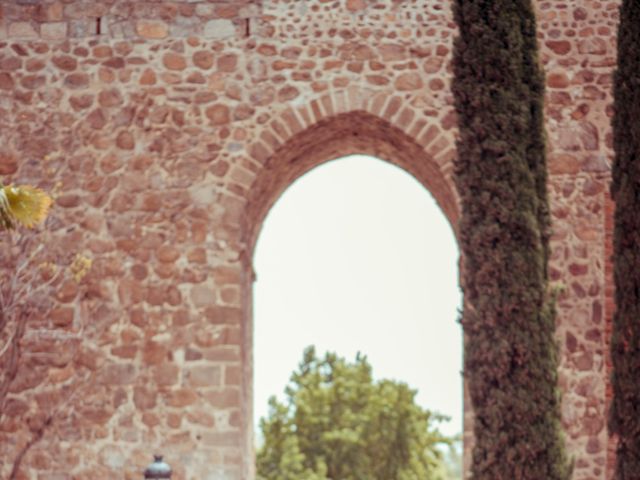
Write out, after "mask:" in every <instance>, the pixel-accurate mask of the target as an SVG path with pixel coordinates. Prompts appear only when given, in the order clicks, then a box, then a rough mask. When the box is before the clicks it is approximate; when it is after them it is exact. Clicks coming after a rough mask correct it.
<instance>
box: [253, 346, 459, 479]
mask: <svg viewBox="0 0 640 480" xmlns="http://www.w3.org/2000/svg"><path fill="white" fill-rule="evenodd" d="M285 393H286V402H285V403H281V402H279V401H278V400H276V398H275V397H272V398H271V399H270V402H269V404H270V413H269V416H268V418H266V419H262V420H261V422H260V427H261V430H262V434H263V437H264V444H263V446H262V447H261V449H260V450H259V452H258V454H257V470H258V478H259V479H260V480H419V479H420V480H423V479H427V480H444V478H445V477H444V469H443V465H442V458H441V453H440V451H439V450H438V449H437V448H436V447H437V446H438V445H441V444H447V443H449V442H450V440H449V439H447V438H445V437H444V436H443V435H442V434H440V433H439V432H438V431H437V430H436V429H435V428H434V426H433V424H434V422H436V421H439V420H442V417H439V416H437V415H434V414H432V413H431V412H429V411H427V410H424V409H422V408H421V407H419V406H418V405H416V403H415V401H414V400H415V394H416V392H415V391H414V390H412V389H410V388H409V387H408V386H407V385H406V384H404V383H401V382H395V381H390V380H382V381H378V382H374V381H373V378H372V375H371V366H370V365H369V363H368V362H367V360H366V358H365V357H362V356H360V355H358V356H357V357H356V360H355V362H354V363H348V362H346V361H345V360H344V359H343V358H340V357H338V356H336V355H335V354H326V356H325V357H324V358H323V359H319V358H318V357H317V356H316V353H315V350H314V348H313V347H310V348H308V349H306V350H305V352H304V357H303V360H302V362H301V363H300V365H299V368H298V370H297V371H296V372H294V373H293V375H292V376H291V382H290V384H289V385H288V386H287V388H286V391H285Z"/></svg>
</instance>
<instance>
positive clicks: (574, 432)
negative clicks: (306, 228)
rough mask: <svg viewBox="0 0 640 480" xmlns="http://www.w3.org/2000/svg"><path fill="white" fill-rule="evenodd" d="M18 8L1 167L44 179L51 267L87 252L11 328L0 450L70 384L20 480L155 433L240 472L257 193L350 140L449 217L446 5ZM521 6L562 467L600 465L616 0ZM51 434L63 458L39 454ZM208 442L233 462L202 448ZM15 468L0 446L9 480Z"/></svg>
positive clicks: (1, 102)
mask: <svg viewBox="0 0 640 480" xmlns="http://www.w3.org/2000/svg"><path fill="white" fill-rule="evenodd" d="M21 2H22V3H23V5H18V4H15V5H12V6H9V4H10V3H11V2H5V3H4V4H3V6H2V7H1V8H0V42H2V41H3V40H4V41H5V44H4V46H1V47H0V175H2V176H5V178H3V179H2V180H3V181H7V182H9V181H25V182H27V181H28V182H30V183H33V184H36V185H40V186H42V187H43V188H47V189H50V188H51V189H54V191H55V192H56V204H55V209H54V211H55V219H54V220H55V221H54V223H53V224H52V226H53V227H54V228H52V229H51V231H50V232H47V234H48V235H49V234H50V238H48V240H47V247H48V251H50V252H51V259H52V260H53V261H56V262H57V261H61V262H62V260H64V262H62V266H64V265H66V264H68V261H69V258H68V257H69V255H72V254H74V253H75V251H76V250H77V252H80V253H83V254H87V255H89V254H90V255H91V256H92V260H93V266H92V269H91V270H90V271H89V273H87V275H86V276H85V277H84V278H83V279H82V280H81V281H79V282H78V281H76V280H75V279H74V278H71V277H69V278H68V279H65V281H64V282H61V283H59V284H57V285H56V288H55V292H54V293H53V294H52V295H51V297H50V298H49V299H48V300H47V301H46V302H45V301H43V303H42V305H43V306H46V308H45V309H44V310H46V311H43V313H42V318H39V319H37V320H35V321H34V322H32V327H33V331H32V330H29V331H28V332H27V333H28V335H29V336H30V337H29V338H32V339H39V340H38V342H29V343H27V344H25V346H24V355H25V356H24V359H25V360H24V361H22V364H21V365H20V369H19V374H18V376H17V377H16V380H15V382H14V383H13V384H12V386H11V392H12V394H11V401H12V403H11V409H12V412H15V419H12V420H11V421H10V422H9V421H7V426H6V427H5V423H3V424H2V426H0V458H13V457H15V455H16V454H17V453H18V448H19V444H20V441H26V440H25V439H26V438H27V437H28V435H29V434H30V433H29V428H30V427H29V425H33V424H34V423H33V422H31V423H30V421H29V420H28V417H29V415H30V413H29V411H28V410H25V406H27V407H26V408H32V406H35V405H37V406H38V408H40V409H41V410H43V411H52V410H53V409H55V408H57V403H56V402H59V401H61V400H60V399H61V398H65V397H68V398H70V400H69V407H68V409H69V410H68V411H69V412H71V413H75V415H74V414H69V415H66V413H65V415H61V416H60V421H59V422H58V421H56V428H55V430H53V429H52V430H49V431H47V432H46V433H45V435H44V436H43V438H42V439H41V441H40V442H39V444H38V445H40V446H41V447H42V449H39V448H36V449H34V450H33V451H32V453H28V454H27V455H26V456H25V457H24V461H23V470H24V472H21V475H23V476H24V478H38V477H39V476H42V475H43V474H44V473H46V474H47V475H57V474H58V473H57V472H62V473H60V475H62V476H64V475H66V476H68V475H72V476H75V477H77V478H85V477H86V478H88V477H89V474H88V470H89V469H93V472H94V473H93V476H94V477H95V475H96V474H97V475H98V476H99V477H100V478H112V477H113V478H120V477H122V476H123V475H124V476H125V477H127V478H129V477H131V478H135V476H136V475H138V473H139V471H140V469H141V468H143V467H144V466H145V465H146V464H147V463H148V461H149V459H148V458H147V454H148V445H149V444H153V443H154V442H155V441H156V440H157V439H162V440H163V442H166V445H167V448H168V449H169V450H171V449H174V450H175V451H179V450H180V449H183V450H184V451H189V452H192V453H193V456H192V457H189V459H188V460H185V461H184V464H182V465H180V466H179V468H181V469H183V470H181V471H180V472H179V475H180V476H181V478H182V477H184V478H192V477H193V478H204V477H205V476H206V474H209V473H211V472H213V471H215V472H225V474H228V475H227V476H228V477H229V478H235V479H240V478H248V471H249V468H248V465H247V464H246V462H245V459H247V458H249V453H248V452H247V451H245V450H244V448H245V447H244V446H246V445H249V438H250V435H251V432H250V431H249V429H248V428H247V427H246V423H247V422H245V421H244V419H243V418H242V417H241V414H240V412H245V411H247V409H248V408H250V406H249V405H248V401H249V398H250V395H249V393H248V392H249V390H248V389H250V383H251V378H250V377H251V368H252V366H251V364H250V363H245V362H246V361H247V359H248V358H250V357H251V355H250V352H247V351H245V350H244V349H245V348H250V347H249V346H247V345H248V343H247V342H248V340H247V338H245V337H246V325H244V324H243V322H246V321H249V315H250V305H248V304H247V300H246V299H247V298H250V292H248V291H247V290H246V288H247V285H248V284H250V279H251V277H252V271H251V268H250V262H249V261H248V259H250V258H251V254H252V247H253V245H254V243H255V240H256V239H255V236H256V235H257V232H258V231H259V227H260V224H261V222H262V220H263V219H264V215H265V214H266V213H267V212H266V209H267V208H268V207H267V206H268V205H271V204H272V203H273V202H274V201H275V200H276V198H277V197H278V195H279V194H280V193H281V192H282V189H284V188H286V187H287V186H288V184H289V182H290V181H291V180H292V179H293V178H296V177H297V176H298V175H300V174H302V173H304V172H306V171H307V170H309V169H311V168H313V167H314V166H316V165H319V164H321V163H322V162H324V161H326V160H329V159H332V158H337V157H339V156H341V155H343V154H346V153H354V152H359V153H365V154H374V155H377V156H379V157H381V158H385V159H387V160H390V161H392V162H394V163H395V164H396V165H398V166H400V167H401V168H404V169H405V170H407V171H408V172H410V173H411V174H412V175H414V176H415V177H416V179H418V180H419V181H420V182H421V183H422V184H423V185H425V186H426V188H428V189H429V190H430V192H431V193H432V194H433V196H434V197H435V198H436V199H437V200H438V203H439V205H441V207H442V210H443V212H444V214H445V215H446V216H447V218H448V219H449V220H450V221H451V223H452V225H455V224H457V221H458V219H459V212H458V204H457V201H458V200H457V199H458V193H457V192H456V191H455V188H454V186H453V184H452V180H451V176H452V171H453V159H454V158H455V139H456V135H457V130H456V121H457V119H456V116H455V112H454V109H453V107H452V98H451V92H450V85H451V74H452V72H451V52H452V41H453V38H454V37H455V35H456V32H455V28H454V22H453V18H452V16H451V9H450V8H448V7H447V5H445V4H443V3H442V2H438V1H436V0H416V1H411V2H409V1H406V2H400V1H395V0H376V1H369V0H333V1H330V2H328V1H326V2H325V1H320V0H309V1H308V2H295V1H275V0H274V1H273V2H270V3H269V8H266V9H265V5H266V4H265V3H264V2H261V1H248V0H247V1H245V0H238V1H237V2H230V1H227V2H223V1H220V2H215V1H210V2H200V1H199V2H191V1H182V2H159V1H150V0H139V1H135V2H131V1H127V0H110V1H109V2H88V1H80V0H64V1H61V0H51V1H47V2H35V0H33V1H32V0H21ZM25 2H26V3H25ZM535 3H536V7H537V9H536V11H537V14H538V17H539V18H538V36H539V39H540V47H541V55H540V59H541V61H542V63H543V65H544V66H545V70H546V78H547V99H546V104H545V108H546V111H545V113H546V119H547V125H546V127H547V132H548V149H549V156H548V159H549V162H548V164H549V188H550V197H551V201H552V203H551V210H552V215H553V222H554V223H553V257H552V261H551V264H550V274H551V276H552V278H553V280H554V281H557V282H558V283H559V284H562V285H565V286H566V289H565V290H563V293H562V294H561V296H560V298H559V300H558V317H557V325H558V339H559V343H561V344H562V345H563V347H562V349H561V360H562V364H561V368H560V377H561V388H562V393H563V397H562V398H563V421H564V427H565V429H566V431H567V442H568V445H569V449H570V453H571V455H572V456H574V457H575V458H576V469H575V476H576V478H580V479H589V480H608V475H609V474H610V472H611V462H612V455H611V454H610V453H607V450H608V449H610V448H611V444H609V443H608V442H609V440H608V436H607V431H606V426H605V423H604V422H603V419H604V418H605V412H606V408H607V401H608V399H607V393H606V392H607V381H608V380H607V379H608V375H609V370H608V369H609V364H608V360H607V359H606V349H607V342H608V330H607V329H608V328H609V325H610V322H611V314H612V312H613V310H614V305H613V298H612V289H611V267H610V262H609V258H610V255H611V251H610V237H611V231H610V228H611V227H610V220H611V215H612V211H613V210H612V205H611V203H610V201H609V200H608V193H607V192H608V181H609V177H608V175H609V168H610V164H611V161H612V159H613V155H612V151H611V145H612V135H611V127H610V119H611V115H612V114H613V112H612V107H611V103H612V102H611V98H612V97H611V74H612V70H613V67H614V63H615V40H614V35H615V29H616V25H615V22H616V14H615V12H616V8H617V5H618V3H619V2H618V0H615V1H614V0H603V1H600V2H582V1H578V0H567V1H564V0H563V1H560V2H559V3H554V2H548V1H547V2H542V1H536V2H535ZM69 225H72V226H73V228H72V229H70V227H68V226H69ZM69 245H72V246H73V250H74V252H70V251H69ZM62 252H65V253H64V255H63V254H62ZM2 258H3V257H2V255H0V259H2ZM65 262H67V263H65ZM30 328H31V327H30ZM50 338H56V339H58V340H56V341H55V342H53V341H49V340H48V339H50ZM70 339H72V340H70ZM58 352H60V353H58ZM1 361H2V359H0V362H1ZM2 366H3V365H2V364H1V363H0V369H1V368H2ZM63 389H64V390H63ZM44 392H49V393H47V394H46V395H45V393H44ZM55 392H57V393H55ZM60 392H63V393H60ZM74 392H75V393H74ZM34 408H35V407H34ZM65 408H66V407H65ZM466 413H467V425H466V428H467V436H466V439H467V440H469V439H470V428H471V421H472V412H471V410H470V409H469V408H467V412H466ZM3 422H4V421H3ZM5 429H6V430H5ZM207 432H208V433H209V434H210V435H209V436H207V437H206V442H205V441H199V442H197V441H196V438H197V436H198V435H199V436H200V438H201V439H204V438H205V437H203V434H204V433H207ZM211 434H215V435H211ZM61 441H64V442H67V443H66V446H65V448H66V450H67V451H70V452H74V455H72V456H68V455H67V456H64V455H63V456H54V455H49V456H47V455H44V456H43V455H41V453H38V452H42V451H46V450H47V449H55V448H57V446H59V445H60V444H61V443H60V442H61ZM205 443H206V444H208V446H206V445H205ZM123 444H126V445H127V446H130V447H131V448H122V445H123ZM96 445H100V447H96ZM218 446H221V447H223V448H224V451H225V453H224V456H223V455H221V454H220V455H218V454H215V455H210V453H211V451H210V450H207V448H217V447H218ZM67 447H68V448H67ZM96 448H99V449H100V450H99V451H98V450H96ZM465 449H466V452H469V451H470V444H469V443H467V446H466V447H465ZM145 452H146V453H145ZM588 452H591V453H588ZM185 458H186V457H185ZM205 458H206V460H203V459H205ZM79 459H82V462H80V460H79ZM225 459H226V460H225ZM229 459H231V460H229ZM103 460H104V461H103ZM107 460H108V461H107ZM227 460H228V461H230V462H231V461H232V462H233V463H232V465H233V468H236V467H238V470H233V471H232V470H231V467H229V465H231V464H228V463H226V462H227ZM83 465H85V466H86V469H85V466H83ZM114 465H120V467H121V468H115V467H113V466H114ZM44 466H46V468H43V467H44ZM7 468H9V467H8V464H1V462H0V477H1V478H4V477H7V476H8V475H9V472H8V471H7ZM127 469H129V470H127ZM96 472H97V473H96ZM221 475H222V473H221ZM47 478H49V477H47ZM61 478H62V477H61Z"/></svg>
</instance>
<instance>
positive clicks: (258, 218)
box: [241, 90, 470, 451]
mask: <svg viewBox="0 0 640 480" xmlns="http://www.w3.org/2000/svg"><path fill="white" fill-rule="evenodd" d="M403 107H404V108H403ZM416 117H417V115H416V114H415V112H414V111H413V109H412V108H411V107H406V106H404V105H403V101H402V99H401V98H400V97H398V96H385V95H378V96H376V97H374V98H369V97H367V96H366V95H365V94H364V92H358V91H356V90H351V91H349V92H340V94H339V95H337V96H336V97H334V98H332V97H330V96H326V97H323V98H321V99H319V100H315V101H313V102H311V103H310V105H309V106H303V107H298V108H297V109H295V110H294V109H289V110H287V111H286V112H284V114H283V115H281V117H280V118H276V119H274V120H273V121H272V122H271V123H270V124H269V127H268V128H266V129H265V130H263V132H262V134H261V135H260V140H259V141H257V142H255V143H254V144H253V145H252V147H251V149H250V151H251V153H252V157H253V160H254V161H255V164H256V166H257V165H258V164H259V165H260V166H259V167H258V168H257V171H256V177H255V180H254V183H253V185H252V186H251V189H250V190H249V195H248V198H247V202H246V204H245V209H244V211H243V212H242V228H241V238H242V243H243V244H244V245H245V246H246V247H245V248H246V249H247V250H246V251H247V252H249V253H248V255H247V257H246V259H245V261H246V262H247V268H246V269H245V270H247V271H252V268H251V263H250V262H251V259H252V258H253V253H254V248H255V244H256V240H257V237H258V235H259V233H260V229H261V228H262V224H263V222H264V220H265V217H266V215H267V213H268V212H269V210H270V209H271V207H272V206H273V205H274V203H275V202H276V201H277V199H278V198H279V197H280V195H281V194H282V193H283V192H284V191H285V190H286V189H287V187H289V186H290V185H291V184H292V183H293V182H294V181H295V180H296V179H298V178H299V177H300V176H302V175H304V174H305V173H307V172H308V171H310V170H311V169H313V168H314V167H316V166H318V165H320V164H322V163H325V162H327V161H330V160H334V159H338V158H341V157H345V156H347V155H351V154H366V155H371V156H375V157H377V158H380V159H382V160H385V161H388V162H390V163H392V164H394V165H397V166H398V167H400V168H402V169H404V170H405V171H407V172H408V173H410V174H411V175H412V176H413V177H415V178H416V179H417V180H418V181H419V182H420V183H421V184H422V185H423V186H424V187H425V188H426V189H427V190H428V191H429V192H430V193H431V194H432V195H433V197H434V198H435V200H436V202H437V203H438V205H439V206H440V208H441V209H442V211H443V213H444V215H445V216H446V218H447V220H448V221H449V223H450V225H451V227H452V229H453V231H454V233H456V229H457V219H458V204H457V198H456V193H455V187H454V185H453V183H452V180H451V177H450V175H449V174H450V173H451V171H452V165H451V161H452V158H453V155H452V153H453V148H454V147H453V145H452V141H451V140H450V137H449V136H440V133H441V131H442V129H441V126H439V125H438V124H437V123H435V122H430V121H428V120H425V119H424V118H420V117H418V118H416ZM436 159H438V160H440V162H441V163H440V164H439V163H438V161H437V160H436ZM253 280H254V278H253V276H252V275H247V276H245V278H244V286H243V291H244V294H243V305H244V308H243V311H244V321H243V326H244V330H243V351H244V353H245V361H244V364H245V369H244V375H243V378H244V382H245V385H244V389H243V390H244V391H245V392H247V396H246V397H245V398H244V404H243V408H242V410H243V412H244V415H243V417H244V419H245V421H244V423H243V426H244V430H245V435H246V437H245V442H246V446H247V449H248V451H252V449H253V435H251V432H252V431H253V423H254V422H253V408H252V407H253V398H252V397H253V385H252V383H253V382H252V379H253V311H252V303H253V302H252V296H253V295H252V290H253ZM465 409H468V405H467V402H465ZM468 413H469V412H467V414H465V422H468V421H469V416H468ZM469 435H470V428H469V425H466V427H465V441H468V440H469Z"/></svg>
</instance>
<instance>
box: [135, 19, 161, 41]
mask: <svg viewBox="0 0 640 480" xmlns="http://www.w3.org/2000/svg"><path fill="white" fill-rule="evenodd" d="M136 33H137V34H138V35H140V36H141V37H143V38H148V39H152V40H157V39H161V38H165V37H166V36H167V35H168V34H169V26H168V25H167V24H166V23H165V22H163V21H160V20H138V22H137V23H136Z"/></svg>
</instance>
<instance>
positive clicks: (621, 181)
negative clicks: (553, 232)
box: [609, 0, 640, 480]
mask: <svg viewBox="0 0 640 480" xmlns="http://www.w3.org/2000/svg"><path fill="white" fill-rule="evenodd" d="M638 25H640V2H638V1H637V0H625V1H623V2H622V5H621V9H620V26H619V31H618V68H617V70H616V73H615V75H614V107H615V108H614V111H615V114H614V117H613V147H614V150H615V154H616V155H615V161H614V162H613V169H612V177H613V182H612V184H611V194H612V197H613V199H614V201H615V203H616V210H615V220H614V246H613V254H614V257H613V258H614V283H615V287H616V288H615V297H616V312H615V314H614V317H613V332H612V339H611V359H612V362H613V375H612V382H611V383H612V386H613V401H612V403H611V411H610V417H609V428H610V430H611V432H612V433H615V434H617V435H618V446H617V455H616V471H615V478H616V480H629V479H636V478H638V477H639V475H640V473H639V472H640V415H639V414H638V412H639V408H638V407H639V406H640V382H638V371H639V370H640V237H639V236H638V232H639V231H640V216H639V215H638V206H639V205H640V200H639V199H640V123H638V117H639V116H640V29H639V28H638Z"/></svg>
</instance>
